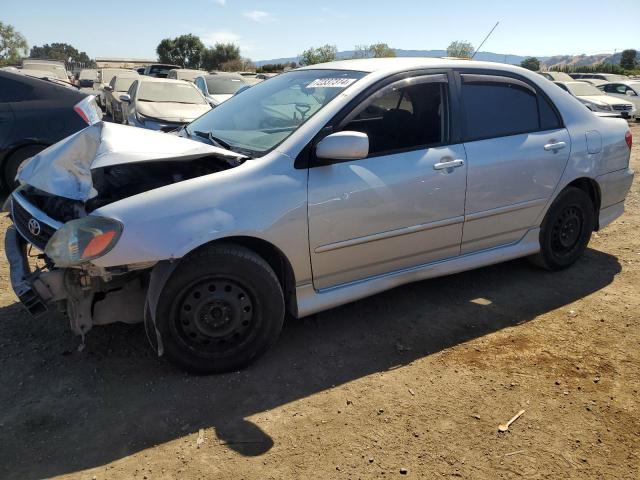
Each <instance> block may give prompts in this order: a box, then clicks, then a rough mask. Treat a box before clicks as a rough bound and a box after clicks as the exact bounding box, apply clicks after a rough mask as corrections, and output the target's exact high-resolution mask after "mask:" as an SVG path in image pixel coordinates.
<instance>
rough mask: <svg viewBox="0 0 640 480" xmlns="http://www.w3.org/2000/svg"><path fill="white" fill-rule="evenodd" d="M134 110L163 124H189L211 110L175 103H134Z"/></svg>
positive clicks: (196, 105) (204, 107) (204, 106)
mask: <svg viewBox="0 0 640 480" xmlns="http://www.w3.org/2000/svg"><path fill="white" fill-rule="evenodd" d="M136 110H138V112H140V113H141V114H142V115H145V116H147V117H151V118H155V119H157V120H164V121H165V122H185V123H186V122H190V121H192V120H193V119H195V118H198V117H199V116H200V115H202V114H203V113H206V112H208V111H209V110H211V107H210V106H209V105H208V104H206V103H202V104H199V105H198V104H189V103H175V102H136Z"/></svg>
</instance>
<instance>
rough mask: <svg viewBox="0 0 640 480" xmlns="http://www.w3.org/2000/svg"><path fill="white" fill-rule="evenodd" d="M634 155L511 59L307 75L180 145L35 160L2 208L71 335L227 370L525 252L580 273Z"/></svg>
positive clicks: (30, 297) (162, 139)
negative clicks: (308, 323) (351, 311)
mask: <svg viewBox="0 0 640 480" xmlns="http://www.w3.org/2000/svg"><path fill="white" fill-rule="evenodd" d="M631 145H632V138H631V133H630V131H629V128H628V125H627V123H626V122H625V121H624V120H622V119H615V118H599V117H596V116H595V115H593V114H592V113H591V112H590V111H589V110H588V109H586V108H585V107H584V105H583V104H582V103H580V101H579V100H577V99H576V98H574V97H572V96H570V95H567V94H566V93H565V92H563V91H562V90H561V89H560V87H558V86H557V85H554V84H553V83H552V82H550V81H548V80H547V79H545V78H543V77H542V76H540V75H538V74H536V73H533V72H530V71H528V70H524V69H522V68H519V67H514V66H509V65H501V64H496V63H483V62H469V61H462V60H445V59H415V58H413V59H412V58H394V59H363V60H349V61H341V62H335V63H329V64H324V65H319V66H318V65H316V66H311V67H306V68H303V69H298V70H294V71H291V72H288V73H284V74H282V75H279V76H277V77H275V78H272V79H270V80H269V81H267V82H264V83H261V84H259V85H255V86H253V87H252V88H250V89H248V90H247V91H246V92H243V93H242V94H241V95H236V96H234V97H232V98H231V99H229V100H227V101H226V102H224V103H222V104H221V105H219V106H217V107H216V108H215V109H214V110H212V111H210V112H209V113H207V114H205V115H203V116H202V117H200V118H198V119H197V120H195V121H194V122H192V123H190V124H188V125H187V126H186V127H185V128H183V129H182V130H181V131H180V133H179V135H166V134H162V133H158V132H153V131H150V130H143V129H132V128H127V127H124V126H121V125H115V124H104V123H98V124H95V125H93V126H91V127H89V128H87V129H85V130H84V131H83V132H81V133H79V134H76V135H74V136H72V137H69V138H67V139H65V140H63V141H62V142H60V143H58V144H57V145H55V146H53V147H51V148H49V149H47V150H45V151H44V152H42V153H40V154H38V155H36V156H35V157H34V158H33V159H32V160H31V161H30V162H28V163H27V164H26V165H25V166H24V167H23V168H22V170H21V171H20V174H19V180H20V182H21V184H22V187H21V188H19V189H18V190H16V191H15V192H14V193H13V194H12V196H11V197H10V198H11V201H10V208H11V211H12V218H13V221H14V226H12V227H11V228H10V229H9V231H8V232H7V236H6V238H7V248H6V251H7V255H8V257H9V263H10V265H11V279H12V284H13V287H14V289H15V291H16V293H17V294H18V296H19V297H20V298H21V299H22V300H23V302H24V304H25V306H27V308H28V309H29V310H30V311H31V312H32V313H34V314H41V313H43V312H45V311H46V310H47V309H48V308H49V307H50V306H51V305H54V304H64V305H66V308H65V311H66V312H68V315H69V319H70V321H71V326H72V329H73V330H74V331H75V332H76V333H78V334H81V335H85V334H86V333H87V331H88V330H89V329H91V327H92V326H93V325H102V324H105V323H110V322H114V321H126V322H136V321H142V319H143V318H144V321H145V325H146V328H147V332H148V336H149V339H150V341H151V344H152V345H153V348H155V349H156V350H157V352H158V354H159V355H163V356H165V357H166V358H168V359H169V360H170V361H172V362H174V363H176V364H177V365H179V366H181V367H182V368H185V369H187V370H189V371H195V372H222V371H232V370H236V369H238V368H242V367H244V366H245V365H247V364H249V363H250V362H252V361H254V360H255V359H256V358H258V357H259V356H260V355H261V354H262V353H264V352H265V351H266V350H267V349H268V348H269V347H270V346H271V345H273V344H274V343H275V341H276V339H277V338H278V335H279V333H280V330H281V328H282V324H283V321H284V318H285V314H286V313H288V314H289V315H290V316H292V317H296V318H300V317H305V316H307V315H311V314H313V313H315V312H320V311H323V310H327V309H330V308H333V307H336V306H338V305H342V304H344V303H347V302H352V301H354V300H357V299H360V298H363V297H366V296H369V295H373V294H375V293H378V292H382V291H384V290H387V289H389V288H393V287H396V286H398V285H402V284H405V283H408V282H413V281H417V280H422V279H425V278H432V277H437V276H441V275H447V274H451V273H455V272H460V271H463V270H469V269H473V268H478V267H482V266H485V265H490V264H494V263H497V262H503V261H507V260H511V259H514V258H518V257H529V258H530V259H531V261H532V262H533V263H535V264H536V265H538V266H540V267H542V268H545V269H548V270H561V269H564V268H568V267H570V266H571V265H572V264H573V263H574V262H576V261H577V260H578V259H579V258H580V257H581V256H582V254H583V253H584V251H585V249H586V248H587V244H588V243H589V239H590V237H591V234H592V232H593V231H595V230H599V229H602V228H604V227H606V226H607V225H608V224H610V223H611V222H613V221H614V220H615V219H616V218H618V217H619V216H620V215H622V214H623V212H624V201H625V197H626V195H627V192H628V190H629V188H630V185H631V182H632V179H633V172H632V171H631V170H630V169H629V158H630V150H631ZM27 244H31V245H33V246H34V247H35V248H40V249H43V250H44V253H45V258H46V259H47V262H48V263H47V267H46V268H45V269H43V270H38V271H36V272H30V271H29V269H28V263H27V260H26V257H25V252H26V251H27V249H26V245H27ZM426 307H427V308H428V306H426Z"/></svg>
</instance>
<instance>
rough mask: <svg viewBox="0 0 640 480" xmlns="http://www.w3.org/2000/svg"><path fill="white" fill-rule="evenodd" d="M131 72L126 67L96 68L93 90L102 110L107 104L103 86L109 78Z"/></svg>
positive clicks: (109, 80)
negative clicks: (96, 73)
mask: <svg viewBox="0 0 640 480" xmlns="http://www.w3.org/2000/svg"><path fill="white" fill-rule="evenodd" d="M127 73H131V70H128V69H126V68H100V69H98V79H97V80H96V81H95V82H93V90H94V91H95V93H94V94H95V96H96V101H97V102H98V105H99V106H100V108H102V110H104V109H105V108H106V106H107V104H106V97H105V92H104V87H106V86H107V85H109V83H111V79H112V78H113V77H115V76H116V75H118V74H120V75H123V74H127Z"/></svg>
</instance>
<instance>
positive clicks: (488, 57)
mask: <svg viewBox="0 0 640 480" xmlns="http://www.w3.org/2000/svg"><path fill="white" fill-rule="evenodd" d="M638 51H640V49H638ZM395 52H396V55H397V56H398V57H446V56H447V51H446V50H402V49H399V48H396V49H395ZM354 53H355V52H354V51H353V50H346V51H343V52H338V59H340V60H344V59H347V58H351V57H353V55H354ZM531 56H533V57H536V58H537V59H538V60H540V62H541V63H542V65H543V68H549V67H553V66H565V65H567V66H583V65H596V64H598V63H615V64H619V63H620V53H616V54H615V55H612V54H610V53H603V54H599V55H554V56H552V57H543V56H536V55H531ZM525 58H527V57H526V56H522V55H511V54H508V53H492V52H478V53H477V55H476V56H475V59H476V60H481V61H486V62H499V63H510V64H512V65H520V62H522V60H524V59H525ZM637 58H638V59H639V61H640V54H639V55H638V57H637ZM297 61H298V57H287V58H274V59H272V60H260V61H257V62H255V64H256V65H257V66H258V67H260V66H262V65H265V64H267V63H289V62H297Z"/></svg>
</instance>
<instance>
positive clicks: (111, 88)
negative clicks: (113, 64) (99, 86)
mask: <svg viewBox="0 0 640 480" xmlns="http://www.w3.org/2000/svg"><path fill="white" fill-rule="evenodd" d="M104 89H105V90H106V91H107V92H113V87H112V86H111V85H107V86H106V87H104Z"/></svg>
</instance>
